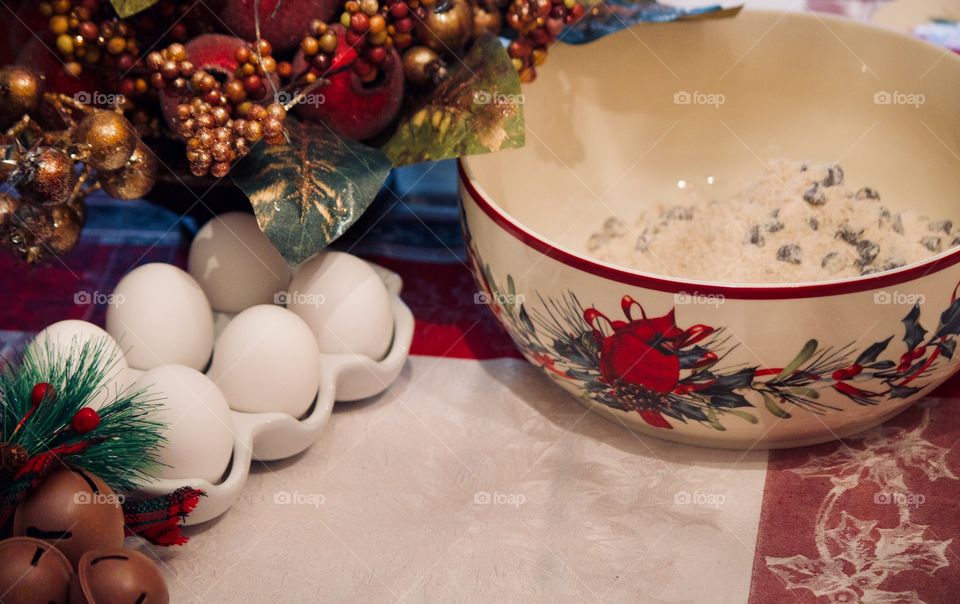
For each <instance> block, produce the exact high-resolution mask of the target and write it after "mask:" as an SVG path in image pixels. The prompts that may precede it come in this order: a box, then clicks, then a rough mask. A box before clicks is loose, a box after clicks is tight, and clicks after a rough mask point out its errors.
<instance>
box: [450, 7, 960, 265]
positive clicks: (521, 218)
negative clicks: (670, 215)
mask: <svg viewBox="0 0 960 604" xmlns="http://www.w3.org/2000/svg"><path fill="white" fill-rule="evenodd" d="M684 91H685V92H689V93H691V94H692V93H695V92H698V93H702V94H713V95H723V102H722V104H719V105H718V106H713V105H708V104H678V103H675V102H674V95H675V94H676V93H678V92H684ZM884 92H887V93H890V94H891V95H894V94H899V95H900V96H899V97H897V99H898V100H899V101H900V102H901V104H882V103H877V102H875V95H877V94H878V93H884ZM523 94H524V97H525V98H524V102H525V115H526V123H527V144H526V146H525V147H524V148H522V149H519V150H514V151H506V152H503V153H497V154H492V155H484V156H474V157H470V158H468V159H467V160H465V161H466V166H467V168H468V170H469V171H470V173H471V174H472V175H473V177H474V178H475V179H476V182H477V184H478V185H479V186H480V188H481V190H483V191H484V192H486V193H487V194H488V195H489V196H490V198H491V199H492V200H494V201H495V202H496V204H497V205H499V206H500V207H501V208H502V209H503V210H504V211H505V212H506V213H507V214H509V215H511V216H512V217H513V218H514V219H516V220H517V221H518V222H520V223H521V224H523V225H524V226H526V227H528V228H529V229H531V230H532V231H534V232H535V233H537V234H539V235H541V236H542V237H544V238H546V239H547V240H549V241H551V242H552V243H554V244H556V245H560V246H561V247H564V248H566V249H568V250H571V251H573V252H575V253H580V254H584V255H587V254H586V249H585V248H586V245H585V244H586V241H587V238H588V237H589V235H590V234H591V233H592V232H595V231H596V230H597V229H598V228H599V227H600V225H601V224H602V223H603V221H604V220H605V219H606V218H607V217H609V216H611V215H618V216H620V217H622V218H624V219H627V220H631V219H633V218H634V217H635V216H636V215H637V214H638V213H639V212H640V208H641V207H643V206H644V205H648V204H656V203H658V202H667V203H673V202H685V203H691V202H695V201H697V200H702V201H706V200H708V199H710V198H715V197H723V196H726V195H729V194H732V193H733V192H735V191H737V190H739V189H740V188H742V187H744V186H746V185H747V184H749V183H750V182H752V181H754V180H756V179H757V178H758V177H759V176H760V174H761V172H762V171H763V164H764V162H765V161H766V160H769V159H776V158H790V159H797V160H814V161H838V162H840V163H841V165H843V167H844V168H845V170H846V176H847V182H848V183H849V185H850V186H851V187H854V188H859V187H860V186H872V187H874V188H876V189H878V190H879V191H880V193H881V195H882V197H883V201H884V203H886V204H887V205H888V206H889V207H891V208H892V209H894V210H902V209H908V208H913V209H916V210H918V211H920V212H922V213H924V214H927V215H929V216H931V217H937V218H951V219H956V218H957V217H958V216H960V209H958V202H960V57H957V56H956V55H954V54H952V53H949V52H947V51H944V50H942V49H939V48H936V47H934V46H932V45H928V44H926V43H924V42H920V41H917V40H914V39H911V38H909V37H907V36H905V35H902V34H899V33H897V32H894V31H892V30H886V29H880V28H875V27H871V26H866V25H862V24H859V23H855V22H852V21H841V20H837V19H832V18H826V17H821V16H815V15H811V14H794V13H789V14H782V13H772V12H769V13H768V12H750V11H745V12H743V13H741V14H740V15H739V16H738V17H736V18H733V19H722V20H707V21H701V22H688V23H671V24H662V25H641V26H637V27H634V28H632V29H630V30H627V31H624V32H620V33H618V34H615V35H612V36H609V37H607V38H604V39H602V40H600V41H598V42H595V43H593V44H589V45H586V46H566V45H559V46H557V47H556V48H554V49H553V50H551V53H550V57H549V60H548V61H547V63H546V65H544V66H543V67H542V68H541V69H540V75H539V77H538V79H537V81H536V82H535V83H534V84H532V85H529V86H525V87H524V90H523ZM910 94H912V95H923V103H922V104H919V105H918V106H914V105H909V104H902V103H903V102H905V101H907V100H909V99H908V97H905V96H903V95H910ZM715 98H719V97H715ZM915 98H919V97H915ZM705 99H706V97H701V98H700V100H705ZM681 181H682V182H683V183H684V185H685V186H684V187H683V188H680V187H679V186H678V185H679V183H681ZM708 182H712V184H708Z"/></svg>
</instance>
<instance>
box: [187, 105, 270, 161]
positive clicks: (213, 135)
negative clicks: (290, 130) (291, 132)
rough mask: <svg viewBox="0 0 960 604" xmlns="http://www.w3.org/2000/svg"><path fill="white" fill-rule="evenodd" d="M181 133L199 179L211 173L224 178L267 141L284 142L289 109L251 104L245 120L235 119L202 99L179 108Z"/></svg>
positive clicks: (188, 159) (223, 108)
mask: <svg viewBox="0 0 960 604" xmlns="http://www.w3.org/2000/svg"><path fill="white" fill-rule="evenodd" d="M176 111H177V115H176V123H177V127H178V132H177V133H178V134H179V135H180V136H181V137H183V138H185V139H186V141H187V161H188V162H189V163H190V172H191V173H193V174H194V175H196V176H203V175H205V174H207V173H209V174H211V175H213V176H215V177H217V178H222V177H223V176H226V175H227V172H229V171H230V167H231V165H232V164H233V162H235V161H236V160H238V159H240V158H241V157H243V156H244V155H246V154H247V152H248V151H249V150H250V147H251V146H252V145H253V144H254V143H256V142H257V141H259V140H261V139H263V141H264V142H265V143H267V144H268V145H278V144H282V143H283V142H284V140H285V139H284V134H283V120H284V118H285V117H286V115H287V112H286V109H284V107H283V105H281V104H280V103H272V104H270V105H268V106H267V107H264V106H263V105H256V104H254V105H251V106H250V108H249V109H248V110H247V112H246V113H245V115H244V116H243V117H237V118H236V119H234V118H232V117H231V114H230V111H229V110H228V109H227V108H226V107H224V106H214V105H212V104H210V103H208V102H206V101H204V100H202V99H200V98H199V97H194V98H193V99H191V100H190V101H189V102H186V103H181V104H179V105H177V110H176Z"/></svg>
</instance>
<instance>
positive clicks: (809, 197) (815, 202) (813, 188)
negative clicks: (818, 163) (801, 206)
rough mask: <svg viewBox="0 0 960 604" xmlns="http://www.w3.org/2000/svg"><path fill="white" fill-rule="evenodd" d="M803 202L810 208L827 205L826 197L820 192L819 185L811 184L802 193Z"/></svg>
mask: <svg viewBox="0 0 960 604" xmlns="http://www.w3.org/2000/svg"><path fill="white" fill-rule="evenodd" d="M803 200H804V201H805V202H807V203H809V204H810V205H812V206H822V205H823V204H825V203H827V196H826V195H824V194H823V191H821V190H820V183H817V182H815V183H813V184H812V185H810V188H809V189H807V190H806V191H804V192H803Z"/></svg>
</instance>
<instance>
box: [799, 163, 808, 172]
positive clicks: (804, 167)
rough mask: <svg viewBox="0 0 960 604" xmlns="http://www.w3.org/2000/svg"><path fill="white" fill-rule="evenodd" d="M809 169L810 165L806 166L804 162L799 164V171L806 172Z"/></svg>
mask: <svg viewBox="0 0 960 604" xmlns="http://www.w3.org/2000/svg"><path fill="white" fill-rule="evenodd" d="M809 169H810V166H808V165H807V164H806V162H804V163H802V164H800V171H801V172H806V171H807V170H809Z"/></svg>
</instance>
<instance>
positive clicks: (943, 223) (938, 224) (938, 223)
mask: <svg viewBox="0 0 960 604" xmlns="http://www.w3.org/2000/svg"><path fill="white" fill-rule="evenodd" d="M927 228H928V229H930V230H931V231H933V232H934V233H936V232H937V231H943V232H944V233H946V234H947V235H949V234H950V231H952V230H953V221H952V220H934V221H932V222H930V223H929V224H927Z"/></svg>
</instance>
